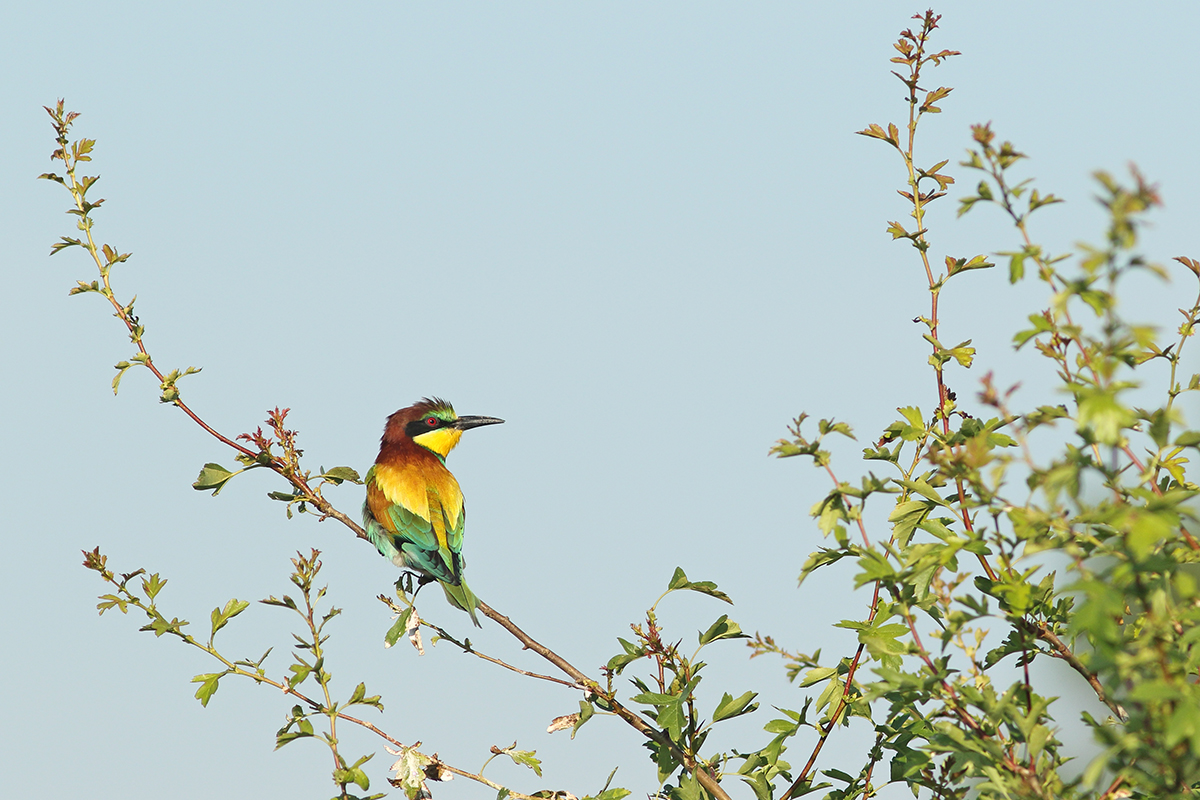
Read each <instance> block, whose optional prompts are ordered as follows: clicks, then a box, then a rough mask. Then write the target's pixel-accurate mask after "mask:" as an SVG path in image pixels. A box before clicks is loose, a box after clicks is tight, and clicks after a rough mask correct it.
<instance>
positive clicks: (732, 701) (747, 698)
mask: <svg viewBox="0 0 1200 800" xmlns="http://www.w3.org/2000/svg"><path fill="white" fill-rule="evenodd" d="M755 697H758V693H757V692H746V693H745V694H743V695H742V696H740V697H737V698H734V697H732V696H730V695H729V694H728V693H725V694H722V695H721V702H719V703H717V708H716V710H715V711H713V714H712V721H713V722H720V721H721V720H723V719H732V718H733V717H740V716H741V715H742V714H750V713H752V712H754V711H756V710H757V709H758V703H754V702H752V701H753V700H754V698H755Z"/></svg>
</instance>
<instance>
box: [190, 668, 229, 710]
mask: <svg viewBox="0 0 1200 800" xmlns="http://www.w3.org/2000/svg"><path fill="white" fill-rule="evenodd" d="M225 674H226V673H224V672H208V673H205V674H203V675H197V676H196V677H194V678H192V683H198V684H200V688H199V689H197V690H196V699H197V700H199V701H200V705H202V706H205V707H208V701H209V699H210V698H211V697H212V696H213V695H214V694H216V693H217V682H218V681H220V680H221V678H222V677H223V676H224V675H225Z"/></svg>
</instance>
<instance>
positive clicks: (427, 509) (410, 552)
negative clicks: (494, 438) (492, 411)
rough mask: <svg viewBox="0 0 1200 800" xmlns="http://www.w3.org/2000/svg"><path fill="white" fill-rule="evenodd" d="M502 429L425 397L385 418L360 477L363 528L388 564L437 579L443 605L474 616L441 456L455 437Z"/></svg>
mask: <svg viewBox="0 0 1200 800" xmlns="http://www.w3.org/2000/svg"><path fill="white" fill-rule="evenodd" d="M500 422H504V420H502V419H496V418H495V417H460V416H458V415H457V414H455V413H454V407H453V406H451V405H450V404H449V403H447V402H446V401H445V400H439V399H438V398H436V397H435V398H433V399H429V398H425V399H423V400H421V401H420V402H419V403H414V404H413V405H411V406H409V407H408V408H402V409H400V410H399V411H397V412H396V413H395V414H392V415H391V416H390V417H388V420H387V425H386V426H385V427H384V429H383V438H382V439H381V440H380V442H379V457H378V458H376V459H375V465H374V466H373V467H371V469H369V470H368V471H367V480H366V484H367V500H366V502H365V503H363V527H365V528H366V529H367V537H368V538H369V539H370V540H371V542H372V544H374V545H375V547H377V548H378V549H379V552H380V553H382V554H383V555H384V556H386V557H387V558H390V559H391V560H392V563H393V564H395V565H396V566H397V567H400V568H402V569H403V568H407V569H411V570H413V571H415V572H417V573H419V574H420V575H421V577H422V579H423V580H437V582H438V583H440V584H441V585H442V589H443V590H445V592H446V599H447V600H449V601H450V604H451V605H454V606H457V607H458V608H461V609H462V610H463V611H466V612H467V613H468V614H470V615H471V621H472V622H474V623H475V626H476V627H480V625H479V620H478V619H477V618H476V617H475V608H476V606H477V605H478V603H479V601H478V600H477V599H476V598H475V595H474V594H472V593H471V590H470V589H468V588H467V582H466V581H465V580H463V570H464V569H465V568H466V562H464V561H463V556H462V546H463V528H464V527H465V524H466V517H467V514H466V509H465V508H464V506H463V496H462V490H461V489H460V488H459V487H458V481H457V480H455V479H454V476H453V475H451V474H450V470H448V469H446V456H447V454H449V452H450V451H451V450H453V449H454V446H455V445H457V444H458V440H459V438H460V437H461V436H462V432H463V431H465V430H468V429H470V428H477V427H479V426H480V425H495V424H497V423H500Z"/></svg>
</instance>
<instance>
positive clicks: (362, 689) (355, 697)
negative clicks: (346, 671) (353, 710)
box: [346, 683, 383, 711]
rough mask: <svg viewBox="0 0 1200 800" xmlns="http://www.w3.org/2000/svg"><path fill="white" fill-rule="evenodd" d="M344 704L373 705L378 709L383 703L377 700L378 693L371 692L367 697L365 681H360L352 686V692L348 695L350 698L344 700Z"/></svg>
mask: <svg viewBox="0 0 1200 800" xmlns="http://www.w3.org/2000/svg"><path fill="white" fill-rule="evenodd" d="M346 705H348V706H358V705H362V706H374V707H375V708H378V709H379V710H380V711H382V710H383V703H381V702H380V701H379V695H377V694H373V695H371V696H370V697H367V685H366V684H365V683H360V684H359V685H358V686H356V687H354V694H352V695H350V699H349V700H347V701H346Z"/></svg>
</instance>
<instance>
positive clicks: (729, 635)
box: [700, 614, 749, 647]
mask: <svg viewBox="0 0 1200 800" xmlns="http://www.w3.org/2000/svg"><path fill="white" fill-rule="evenodd" d="M747 638H749V636H748V635H747V634H745V633H742V629H741V627H740V626H739V625H738V624H737V623H736V622H733V621H732V620H730V619H729V617H728V615H726V614H722V615H721V616H720V617H718V618H717V621H716V622H714V623H713V624H712V625H709V626H708V630H706V631H705V632H704V633H701V634H700V646H701V647H703V646H704V645H706V644H709V643H710V642H715V641H717V640H719V639H747Z"/></svg>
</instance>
